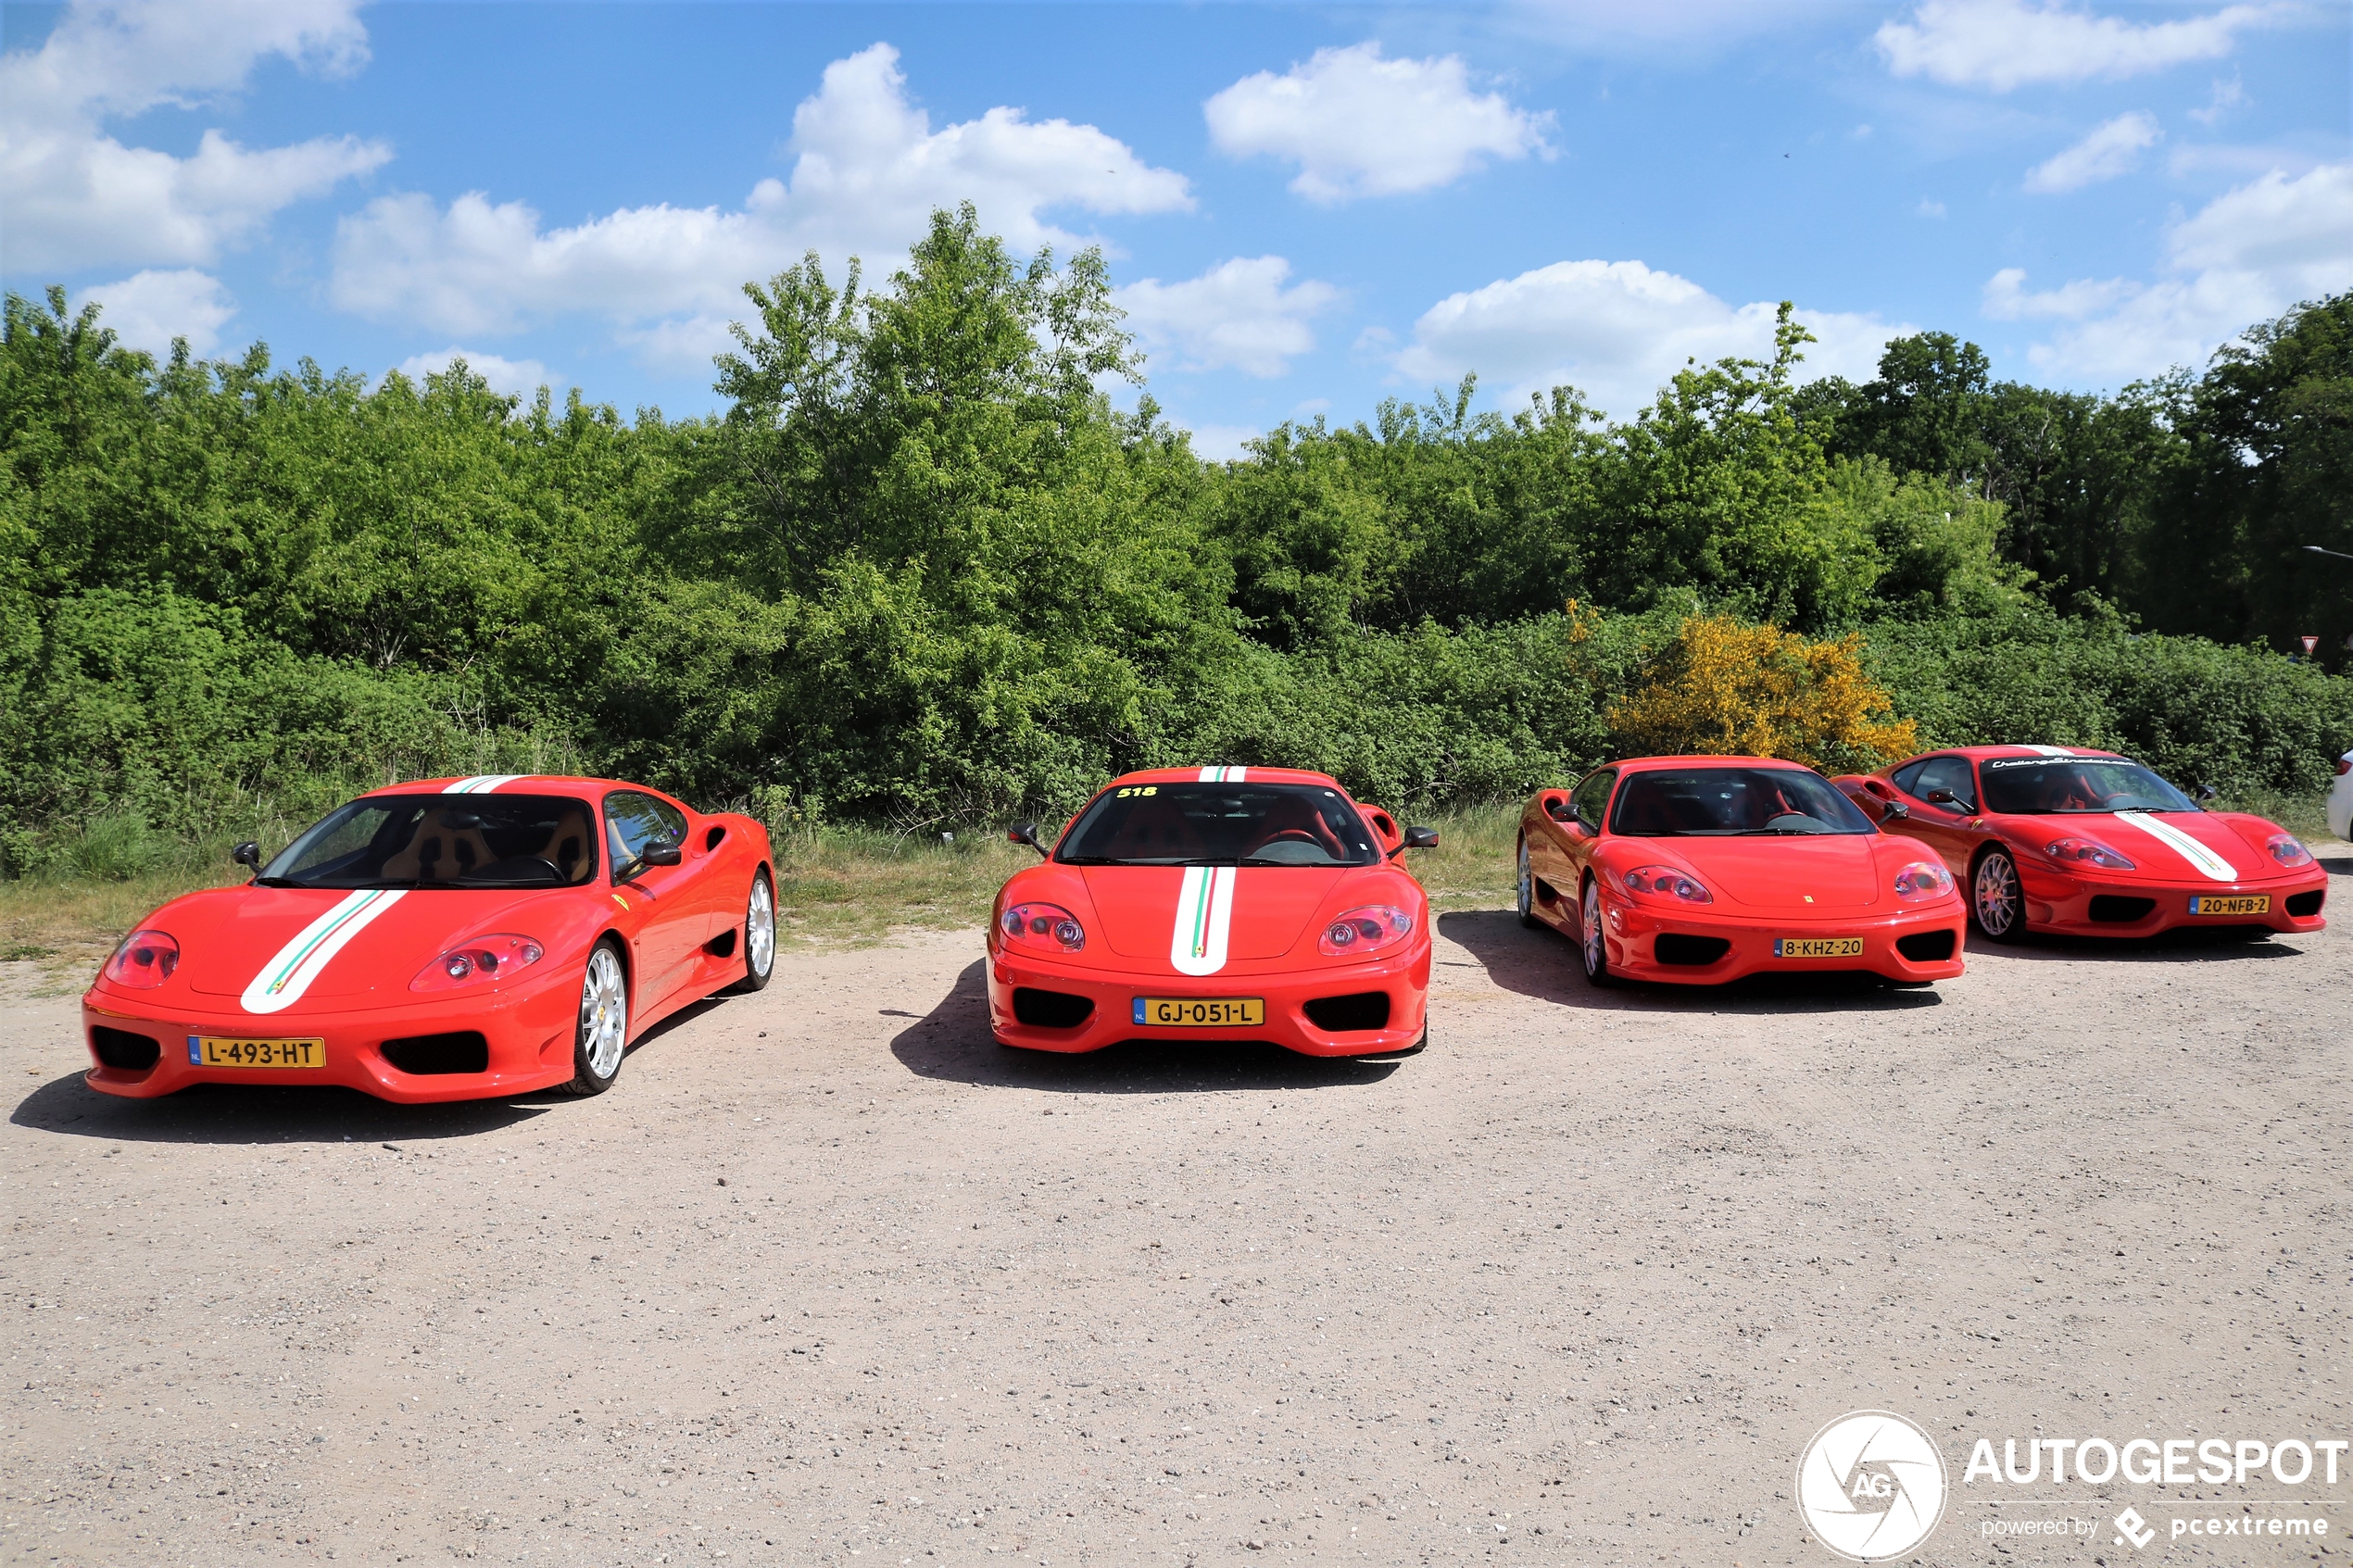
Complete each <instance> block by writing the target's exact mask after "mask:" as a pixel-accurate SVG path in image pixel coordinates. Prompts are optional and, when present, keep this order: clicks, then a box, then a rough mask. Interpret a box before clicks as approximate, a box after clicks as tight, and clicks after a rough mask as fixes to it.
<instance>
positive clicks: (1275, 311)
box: [1114, 256, 1340, 376]
mask: <svg viewBox="0 0 2353 1568" xmlns="http://www.w3.org/2000/svg"><path fill="white" fill-rule="evenodd" d="M1289 277H1290V262H1289V261H1286V260H1285V259H1284V258H1283V257H1279V256H1260V257H1235V258H1234V259H1232V260H1231V261H1221V262H1219V263H1218V264H1217V265H1216V266H1214V267H1212V268H1210V269H1209V270H1207V271H1205V272H1203V273H1202V275H1201V276H1200V277H1198V278H1189V279H1187V280H1186V281H1185V282H1181V283H1164V282H1161V281H1160V280H1159V279H1157V278H1146V279H1145V280H1143V281H1142V282H1137V283H1129V284H1128V285H1127V286H1126V287H1125V288H1122V289H1120V290H1118V291H1117V293H1116V295H1115V296H1114V297H1115V298H1116V299H1117V301H1118V303H1119V305H1120V307H1122V308H1123V309H1125V310H1126V312H1127V325H1128V327H1129V328H1131V329H1132V330H1133V331H1134V332H1135V333H1136V335H1137V337H1138V338H1139V339H1140V340H1141V341H1142V343H1143V345H1144V346H1145V347H1146V348H1147V349H1157V348H1169V349H1174V350H1175V351H1176V355H1177V368H1178V369H1180V370H1219V369H1223V368H1225V367H1227V366H1230V367H1232V368H1233V369H1235V370H1240V371H1241V372H1242V373H1243V374H1245V375H1252V376H1279V375H1281V374H1283V373H1284V372H1285V371H1287V370H1290V362H1291V360H1292V359H1293V358H1296V357H1297V356H1299V355H1302V354H1306V353H1309V352H1311V351H1313V350H1314V348H1315V332H1313V331H1312V330H1310V329H1309V327H1308V325H1307V322H1308V320H1309V318H1311V317H1314V316H1316V315H1319V314H1321V313H1322V312H1324V311H1326V310H1328V309H1330V308H1331V307H1333V306H1335V305H1337V304H1339V303H1340V290H1338V289H1336V288H1334V287H1332V285H1331V284H1329V283H1326V282H1317V281H1316V280H1315V279H1313V278H1310V279H1308V280H1306V281H1305V282H1298V283H1292V284H1291V285H1290V287H1288V288H1286V287H1285V286H1284V282H1285V280H1286V279H1288V278H1289Z"/></svg>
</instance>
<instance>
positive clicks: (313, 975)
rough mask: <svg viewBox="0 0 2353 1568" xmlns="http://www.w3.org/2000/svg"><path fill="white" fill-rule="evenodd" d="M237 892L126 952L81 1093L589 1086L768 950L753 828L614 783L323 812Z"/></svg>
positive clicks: (586, 1089)
mask: <svg viewBox="0 0 2353 1568" xmlns="http://www.w3.org/2000/svg"><path fill="white" fill-rule="evenodd" d="M237 859H239V860H240V861H242V862H244V863H245V864H247V865H252V866H256V867H257V868H258V874H257V875H256V876H255V877H254V879H253V880H252V881H251V882H250V883H247V884H244V885H242V886H235V887H217V888H212V889H210V890H208V891H206V892H202V893H192V894H190V895H188V896H187V897H184V898H175V899H173V900H172V901H171V902H170V903H169V904H166V905H165V906H164V907H163V908H161V909H157V911H156V912H155V913H154V914H152V915H149V916H148V917H147V918H146V920H145V922H141V924H140V926H139V928H138V929H137V930H136V931H133V932H132V934H131V935H128V936H126V937H124V938H123V940H122V945H121V946H120V947H118V948H116V949H115V952H114V955H113V956H112V957H111V958H109V959H107V962H106V965H105V967H104V968H103V969H102V970H101V971H100V972H99V974H98V978H97V981H96V983H95V984H94V985H92V986H91V987H90V990H89V992H88V994H87V995H85V996H84V997H82V1024H83V1027H84V1029H85V1031H86V1032H87V1036H88V1039H89V1044H90V1054H91V1056H92V1057H93V1058H94V1059H95V1060H96V1063H97V1065H96V1066H94V1067H93V1068H92V1069H91V1070H90V1073H89V1078H88V1082H89V1084H90V1086H91V1087H93V1088H95V1089H101V1090H104V1091H105V1092H106V1093H107V1094H110V1095H131V1096H136V1097H149V1096H155V1095H168V1094H170V1093H171V1092H172V1091H173V1090H175V1089H182V1088H185V1087H187V1086H188V1085H191V1084H202V1083H240V1084H339V1085H344V1086H346V1087H348V1088H354V1089H359V1090H362V1091H364V1092H365V1093H368V1094H371V1095H375V1096H378V1097H380V1098H384V1099H390V1100H403V1101H423V1100H448V1099H472V1098H480V1097H483V1096H486V1095H510V1094H518V1093H522V1092H525V1091H529V1090H535V1089H551V1088H564V1089H569V1090H570V1091H572V1092H573V1093H575V1094H599V1093H602V1092H603V1091H604V1090H605V1089H606V1088H607V1087H609V1086H610V1085H611V1083H612V1081H613V1078H614V1076H615V1075H616V1074H617V1073H620V1071H621V1058H622V1053H623V1051H624V1050H625V1049H626V1048H627V1047H628V1045H629V1042H630V1041H631V1040H632V1039H633V1038H635V1036H636V1035H638V1034H640V1033H642V1032H643V1031H644V1030H645V1029H646V1028H647V1027H648V1025H650V1024H652V1023H653V1022H656V1021H657V1020H659V1019H661V1018H662V1017H663V1016H664V1015H666V1014H669V1013H673V1012H675V1011H677V1010H679V1009H680V1008H683V1007H685V1006H686V1005H687V1004H688V1003H690V1002H693V1001H697V1000H698V999H700V998H701V997H706V996H709V995H710V994H711V992H713V991H716V990H719V989H720V988H722V987H723V986H728V985H741V986H744V987H746V988H748V989H753V990H756V989H758V988H759V987H761V986H762V985H766V984H767V983H768V976H769V972H770V971H771V969H772V968H773V967H774V963H775V958H776V895H775V883H774V873H773V872H772V871H771V869H770V863H769V850H768V833H767V830H766V829H765V828H763V827H761V825H760V824H759V823H758V822H754V821H752V820H751V819H750V818H749V817H739V816H732V815H723V816H711V817H707V816H704V815H702V814H701V813H699V812H697V811H693V810H689V809H687V808H686V807H685V806H682V805H680V804H679V803H678V802H677V801H675V800H673V799H672V798H670V797H668V796H666V795H663V794H661V793H660V792H658V791H655V790H650V789H646V788H644V787H642V786H640V785H636V784H618V783H615V782H613V781H612V780H610V779H579V778H549V777H538V776H531V775H520V774H494V775H486V776H480V777H474V778H464V779H431V780H425V781H422V782H419V783H415V784H396V785H394V786H393V787H392V788H389V789H380V790H376V791H373V792H372V793H371V794H367V795H363V796H361V797H359V798H358V799H357V800H354V801H351V802H350V803H348V804H347V805H345V806H341V807H338V808H337V809H335V810H333V811H332V812H330V813H329V814H328V815H327V817H326V818H325V819H324V820H323V821H321V822H320V823H319V824H318V825H317V826H316V827H313V828H311V829H310V830H309V831H308V832H307V833H305V834H302V835H301V836H300V837H299V838H296V840H295V841H294V843H292V844H291V845H289V846H287V847H286V848H285V850H284V851H283V853H281V854H280V855H279V856H278V857H277V858H276V859H272V860H271V862H270V863H269V864H268V865H266V866H265V865H261V864H260V860H261V856H260V850H259V847H258V846H256V845H252V844H241V845H239V846H238V847H237Z"/></svg>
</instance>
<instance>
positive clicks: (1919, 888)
mask: <svg viewBox="0 0 2353 1568" xmlns="http://www.w3.org/2000/svg"><path fill="white" fill-rule="evenodd" d="M1952 891H1953V873H1952V872H1948V871H1946V870H1945V869H1944V866H1943V865H1942V864H1940V863H1939V862H1937V861H1934V860H1914V861H1913V862H1912V863H1911V864H1910V865H1908V866H1906V867H1905V868H1904V869H1903V870H1902V871H1900V872H1896V873H1895V896H1896V897H1898V898H1909V899H1912V900H1914V901H1915V902H1917V901H1918V900H1919V899H1922V898H1941V897H1944V895H1945V894H1947V893H1950V892H1952Z"/></svg>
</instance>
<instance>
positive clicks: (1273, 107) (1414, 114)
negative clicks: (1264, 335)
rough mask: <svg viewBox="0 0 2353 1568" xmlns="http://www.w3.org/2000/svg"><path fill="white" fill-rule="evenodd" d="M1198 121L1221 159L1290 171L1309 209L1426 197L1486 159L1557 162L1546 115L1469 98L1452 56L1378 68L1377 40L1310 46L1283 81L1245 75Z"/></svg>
mask: <svg viewBox="0 0 2353 1568" xmlns="http://www.w3.org/2000/svg"><path fill="white" fill-rule="evenodd" d="M1202 114H1203V116H1204V117H1205V118H1206V119H1208V121H1209V136H1210V140H1211V141H1212V142H1214V143H1215V144H1216V145H1217V148H1218V150H1219V151H1220V152H1224V153H1227V154H1229V155H1231V156H1233V157H1255V156H1257V155H1260V154H1266V155H1269V156H1272V157H1277V158H1281V159H1283V160H1285V161H1287V162H1290V163H1296V164H1298V165H1299V166H1300V168H1299V177H1298V178H1297V179H1295V180H1293V181H1292V182H1290V188H1291V189H1292V190H1294V191H1296V192H1298V193H1299V194H1301V195H1302V196H1305V197H1307V198H1308V199H1309V200H1310V201H1315V202H1325V203H1331V202H1342V201H1348V200H1350V199H1352V198H1353V197H1357V196H1384V195H1396V194H1401V193H1403V192H1408V191H1427V190H1431V189H1434V188H1436V187H1437V186H1440V185H1446V184H1451V183H1453V182H1454V181H1456V180H1459V179H1461V178H1462V177H1463V176H1464V175H1466V174H1467V173H1469V172H1470V171H1471V170H1472V169H1476V168H1478V166H1479V164H1480V163H1481V161H1482V160H1483V159H1485V158H1488V157H1501V158H1523V157H1528V156H1529V154H1531V153H1534V154H1537V155H1540V156H1542V157H1551V156H1553V149H1552V147H1551V145H1550V144H1547V143H1546V142H1545V140H1544V132H1546V131H1548V130H1550V129H1551V128H1552V125H1553V117H1552V115H1551V114H1549V113H1544V114H1530V113H1529V112H1528V111H1527V110H1525V109H1520V108H1515V107H1513V106H1512V104H1511V103H1510V101H1509V100H1507V99H1506V98H1505V97H1504V95H1503V94H1501V93H1483V94H1482V93H1474V92H1473V91H1472V90H1471V85H1470V73H1469V71H1468V70H1467V69H1466V68H1465V67H1464V65H1463V62H1462V60H1461V58H1460V57H1459V56H1453V55H1447V56H1441V57H1436V58H1431V59H1427V60H1410V59H1408V60H1385V59H1383V58H1381V53H1380V45H1379V44H1378V43H1368V44H1355V45H1353V46H1352V47H1349V48H1346V49H1318V50H1316V51H1315V57H1314V58H1313V59H1310V60H1309V61H1308V62H1307V63H1306V64H1305V65H1303V66H1293V67H1291V69H1290V71H1289V72H1287V73H1286V74H1284V75H1282V76H1277V75H1276V74H1275V73H1274V72H1273V71H1267V70H1262V71H1260V72H1258V73H1257V74H1256V75H1254V76H1246V77H1244V78H1242V79H1241V80H1240V81H1239V82H1235V83H1234V84H1233V85H1232V86H1231V87H1228V88H1227V89H1226V90H1225V91H1224V92H1222V93H1219V94H1217V95H1216V96H1214V97H1213V98H1211V99H1210V100H1209V101H1208V102H1207V103H1206V104H1203V105H1202Z"/></svg>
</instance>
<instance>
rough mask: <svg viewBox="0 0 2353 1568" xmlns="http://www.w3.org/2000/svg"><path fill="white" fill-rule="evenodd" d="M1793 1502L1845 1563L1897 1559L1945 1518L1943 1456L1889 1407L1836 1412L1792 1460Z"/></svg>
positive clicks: (1919, 1431)
mask: <svg viewBox="0 0 2353 1568" xmlns="http://www.w3.org/2000/svg"><path fill="white" fill-rule="evenodd" d="M1797 1507H1798V1512H1801V1513H1802V1514H1804V1515H1805V1517H1806V1526H1807V1527H1808V1528H1809V1529H1811V1530H1812V1531H1813V1532H1814V1538H1815V1539H1816V1540H1818V1541H1820V1542H1821V1543H1822V1544H1823V1545H1824V1546H1826V1547H1828V1548H1830V1549H1831V1550H1832V1551H1834V1552H1836V1553H1838V1555H1839V1556H1841V1557H1843V1558H1845V1559H1846V1560H1847V1561H1849V1562H1885V1561H1886V1560H1887V1559H1889V1558H1892V1557H1900V1556H1902V1555H1903V1554H1904V1553H1906V1552H1907V1551H1909V1550H1911V1549H1913V1548H1914V1547H1916V1546H1918V1545H1919V1544H1920V1542H1922V1541H1924V1540H1926V1539H1928V1537H1929V1535H1930V1534H1931V1532H1932V1531H1933V1530H1935V1528H1936V1522H1937V1521H1938V1520H1940V1519H1942V1518H1943V1517H1944V1455H1943V1454H1942V1453H1939V1452H1938V1451H1937V1448H1936V1444H1935V1441H1934V1440H1933V1439H1931V1437H1930V1436H1929V1435H1928V1434H1927V1433H1925V1432H1923V1431H1921V1430H1920V1429H1919V1427H1917V1426H1915V1425H1913V1424H1911V1423H1910V1422H1908V1421H1906V1420H1905V1419H1904V1418H1903V1417H1902V1416H1900V1415H1897V1414H1895V1413H1894V1411H1855V1412H1854V1413H1853V1414H1852V1415H1843V1416H1840V1417H1839V1418H1838V1419H1837V1420H1836V1421H1833V1422H1831V1424H1829V1425H1827V1426H1825V1427H1823V1428H1822V1429H1821V1430H1820V1431H1819V1432H1817V1433H1815V1434H1814V1440H1813V1441H1812V1442H1810V1443H1808V1444H1806V1451H1805V1452H1804V1453H1803V1454H1802V1455H1800V1456H1799V1458H1798V1461H1797Z"/></svg>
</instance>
